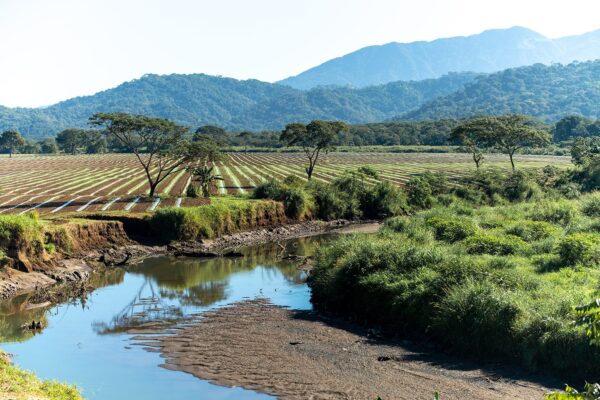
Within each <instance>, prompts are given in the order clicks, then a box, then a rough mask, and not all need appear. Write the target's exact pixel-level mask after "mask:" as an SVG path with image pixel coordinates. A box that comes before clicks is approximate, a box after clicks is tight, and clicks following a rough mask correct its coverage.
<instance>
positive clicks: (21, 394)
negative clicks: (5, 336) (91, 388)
mask: <svg viewBox="0 0 600 400" xmlns="http://www.w3.org/2000/svg"><path fill="white" fill-rule="evenodd" d="M3 395H7V396H8V398H10V399H31V398H35V399H49V400H77V399H83V397H82V396H81V394H80V392H79V391H78V390H77V388H76V387H75V386H71V385H66V384H63V383H59V382H55V381H43V380H40V379H38V378H37V377H36V376H35V375H33V374H32V373H30V372H27V371H23V370H21V369H19V368H17V367H15V366H13V365H11V364H10V361H9V359H8V356H7V355H6V354H5V353H2V352H0V397H2V398H4V397H3Z"/></svg>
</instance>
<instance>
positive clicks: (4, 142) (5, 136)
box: [0, 130, 26, 158]
mask: <svg viewBox="0 0 600 400" xmlns="http://www.w3.org/2000/svg"><path fill="white" fill-rule="evenodd" d="M25 144H26V142H25V139H23V136H21V134H20V133H19V132H17V131H14V130H9V131H5V132H2V135H1V136H0V148H2V149H4V150H7V151H8V154H9V155H10V157H11V158H12V155H13V153H15V152H16V151H17V149H18V148H19V147H21V146H24V145H25Z"/></svg>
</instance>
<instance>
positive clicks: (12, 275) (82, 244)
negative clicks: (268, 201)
mask: <svg viewBox="0 0 600 400" xmlns="http://www.w3.org/2000/svg"><path fill="white" fill-rule="evenodd" d="M54 224H56V225H57V226H56V227H55V229H53V230H52V231H51V232H50V233H48V234H47V235H48V239H49V241H50V242H52V243H57V245H58V246H57V247H58V248H62V249H68V250H67V251H63V252H61V251H57V252H56V253H55V254H53V255H52V256H50V255H48V254H46V253H45V252H44V250H43V248H42V250H41V251H42V253H41V254H40V255H39V256H36V257H32V256H29V257H25V256H22V254H23V252H19V257H20V258H19V260H18V261H19V263H22V264H27V265H28V268H27V269H23V268H21V269H18V268H16V267H10V266H5V267H4V268H1V269H0V299H6V298H10V297H13V296H16V295H18V294H21V293H26V292H31V291H35V290H39V289H40V288H45V287H48V286H51V285H55V284H57V283H69V282H72V283H75V284H78V283H81V282H85V281H86V280H87V279H88V278H89V277H90V275H91V274H92V273H93V272H94V271H95V270H97V269H98V268H103V267H114V266H125V265H128V264H134V263H136V262H139V261H140V260H142V259H143V258H145V257H148V256H155V255H160V254H179V255H188V256H194V255H196V256H218V255H222V254H227V253H231V252H235V251H236V249H238V248H240V247H244V246H252V245H258V244H261V243H268V242H277V241H281V240H287V239H293V238H300V237H307V236H312V235H318V234H322V233H326V232H344V233H348V232H351V231H352V230H353V229H356V230H358V231H364V230H365V229H366V230H367V231H373V229H375V228H376V227H377V226H378V225H377V224H373V223H369V224H362V223H354V222H350V221H346V220H338V221H329V222H323V221H306V222H300V223H290V224H286V225H279V226H273V227H267V228H260V229H256V230H250V231H246V232H239V233H235V234H230V235H224V236H222V237H218V238H216V239H211V240H203V241H198V242H184V243H172V244H170V245H168V246H166V245H147V244H142V243H140V242H139V241H136V240H134V239H132V238H130V237H129V236H128V235H127V233H126V229H125V228H124V223H123V222H121V221H107V220H89V221H77V222H70V221H60V220H57V221H54ZM136 239H139V238H137V237H136ZM142 239H143V238H142ZM150 239H151V238H150ZM150 241H151V240H150ZM144 243H145V242H144ZM38 247H41V246H38ZM88 289H90V290H91V289H93V288H88ZM40 300H44V299H40ZM49 300H50V299H49Z"/></svg>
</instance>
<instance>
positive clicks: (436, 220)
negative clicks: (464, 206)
mask: <svg viewBox="0 0 600 400" xmlns="http://www.w3.org/2000/svg"><path fill="white" fill-rule="evenodd" d="M426 222H427V224H428V225H429V226H431V227H433V230H434V232H435V238H436V239H437V240H443V241H445V242H449V243H454V242H458V241H460V240H463V239H466V238H468V237H469V236H472V235H474V234H475V233H476V232H477V227H476V226H475V224H473V222H471V221H469V220H467V219H455V218H454V219H453V218H444V217H437V216H434V217H430V218H427V220H426Z"/></svg>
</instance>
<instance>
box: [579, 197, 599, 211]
mask: <svg viewBox="0 0 600 400" xmlns="http://www.w3.org/2000/svg"><path fill="white" fill-rule="evenodd" d="M581 212H582V213H583V214H584V215H586V216H588V217H600V193H594V194H593V195H591V196H589V197H587V198H586V199H585V200H584V201H583V203H582V205H581Z"/></svg>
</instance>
